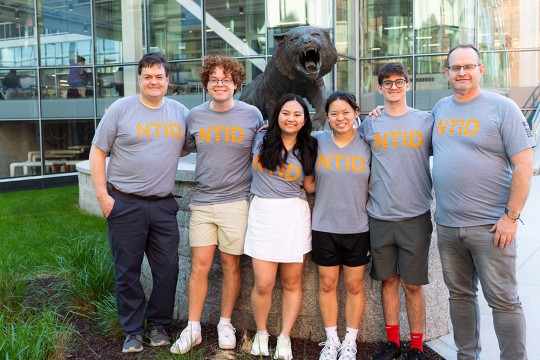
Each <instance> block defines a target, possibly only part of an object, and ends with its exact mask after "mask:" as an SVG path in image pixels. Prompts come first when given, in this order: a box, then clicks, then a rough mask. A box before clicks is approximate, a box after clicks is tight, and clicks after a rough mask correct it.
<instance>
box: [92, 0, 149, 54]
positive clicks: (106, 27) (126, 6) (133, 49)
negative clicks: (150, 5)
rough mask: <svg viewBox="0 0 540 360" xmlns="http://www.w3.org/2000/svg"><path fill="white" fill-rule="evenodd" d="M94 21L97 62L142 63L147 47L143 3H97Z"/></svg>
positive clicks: (111, 0) (107, 0)
mask: <svg viewBox="0 0 540 360" xmlns="http://www.w3.org/2000/svg"><path fill="white" fill-rule="evenodd" d="M94 19H95V37H96V63H98V64H111V63H118V62H128V61H139V59H140V58H141V57H142V56H143V54H144V53H145V48H146V44H145V37H144V21H143V6H142V0H132V1H117V0H102V1H96V2H95V7H94ZM87 28H89V26H88V27H87ZM88 33H90V30H88Z"/></svg>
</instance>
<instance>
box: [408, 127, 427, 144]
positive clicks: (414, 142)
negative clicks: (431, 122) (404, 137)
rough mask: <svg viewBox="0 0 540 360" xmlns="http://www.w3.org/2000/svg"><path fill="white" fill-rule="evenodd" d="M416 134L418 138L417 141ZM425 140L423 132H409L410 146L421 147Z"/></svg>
mask: <svg viewBox="0 0 540 360" xmlns="http://www.w3.org/2000/svg"><path fill="white" fill-rule="evenodd" d="M415 136H416V138H417V140H416V141H415ZM423 140H424V137H423V136H422V133H421V132H419V131H411V132H410V133H409V146H410V147H419V146H421V145H422V142H423Z"/></svg>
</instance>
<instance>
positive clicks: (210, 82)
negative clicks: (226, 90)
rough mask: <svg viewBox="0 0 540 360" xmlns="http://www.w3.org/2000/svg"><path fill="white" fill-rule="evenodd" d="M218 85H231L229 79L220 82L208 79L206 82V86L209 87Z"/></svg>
mask: <svg viewBox="0 0 540 360" xmlns="http://www.w3.org/2000/svg"><path fill="white" fill-rule="evenodd" d="M219 83H221V85H223V86H229V85H231V84H232V80H231V79H229V78H225V79H222V80H218V79H210V80H208V85H210V86H218V85H219Z"/></svg>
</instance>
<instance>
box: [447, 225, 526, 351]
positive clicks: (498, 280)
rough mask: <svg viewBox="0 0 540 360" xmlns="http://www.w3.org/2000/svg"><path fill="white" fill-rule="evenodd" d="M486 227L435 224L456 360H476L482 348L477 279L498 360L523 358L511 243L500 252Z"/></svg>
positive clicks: (522, 331) (522, 325)
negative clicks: (490, 320)
mask: <svg viewBox="0 0 540 360" xmlns="http://www.w3.org/2000/svg"><path fill="white" fill-rule="evenodd" d="M491 227H492V225H483V226H470V227H463V228H454V227H446V226H442V225H437V236H438V244H439V253H440V255H441V263H442V268H443V277H444V282H445V284H446V287H447V288H448V290H449V291H450V319H451V321H452V326H453V327H454V341H455V343H456V346H457V348H458V354H457V355H458V359H459V360H465V359H478V358H479V356H480V351H481V349H482V348H481V346H480V309H479V306H478V297H477V292H478V282H480V284H481V285H482V292H483V293H484V297H485V298H486V301H487V303H488V305H489V307H490V308H491V309H492V312H493V326H494V328H495V334H496V335H497V339H498V341H499V348H500V351H501V357H500V358H501V360H522V359H527V350H526V345H525V316H524V314H523V308H522V307H521V302H520V300H519V296H518V291H517V280H516V257H517V254H516V241H513V242H512V243H511V244H510V245H509V246H507V247H506V248H504V249H503V250H501V249H499V248H498V247H495V246H494V244H493V238H494V233H490V232H489V229H490V228H491Z"/></svg>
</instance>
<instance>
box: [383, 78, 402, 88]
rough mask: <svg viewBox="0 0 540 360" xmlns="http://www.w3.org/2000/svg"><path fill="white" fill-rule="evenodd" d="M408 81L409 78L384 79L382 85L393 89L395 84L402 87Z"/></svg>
mask: <svg viewBox="0 0 540 360" xmlns="http://www.w3.org/2000/svg"><path fill="white" fill-rule="evenodd" d="M406 83H407V80H405V79H397V80H394V81H392V80H384V81H383V82H382V87H383V88H385V89H391V88H392V86H393V85H394V84H396V87H397V88H402V87H404V86H405V84H406Z"/></svg>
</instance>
